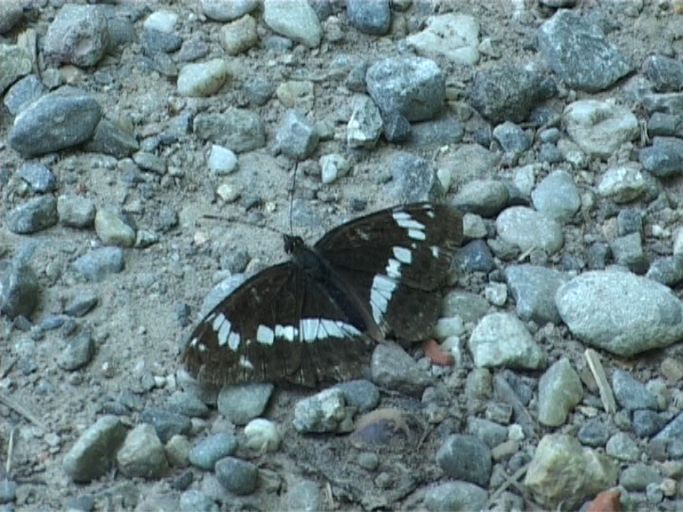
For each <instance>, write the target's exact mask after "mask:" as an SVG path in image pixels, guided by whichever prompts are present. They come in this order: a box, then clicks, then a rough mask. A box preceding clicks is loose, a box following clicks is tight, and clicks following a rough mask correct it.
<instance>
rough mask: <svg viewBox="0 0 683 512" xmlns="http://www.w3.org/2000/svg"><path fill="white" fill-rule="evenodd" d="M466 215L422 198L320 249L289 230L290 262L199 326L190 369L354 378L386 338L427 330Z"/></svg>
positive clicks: (251, 283) (344, 229)
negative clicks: (422, 201) (292, 234)
mask: <svg viewBox="0 0 683 512" xmlns="http://www.w3.org/2000/svg"><path fill="white" fill-rule="evenodd" d="M461 238H462V218H461V216H460V214H459V213H458V212H457V211H456V210H454V209H452V208H449V207H446V206H439V205H432V204H429V203H416V204H412V205H405V206H398V207H394V208H389V209H386V210H381V211H379V212H376V213H374V214H370V215H367V216H364V217H360V218H358V219H354V220H351V221H350V222H347V223H346V224H342V225H341V226H339V227H337V228H335V229H333V230H331V231H330V232H328V233H327V234H326V235H325V236H323V237H322V238H321V239H320V240H319V241H318V242H317V243H316V244H315V245H314V246H312V247H309V246H307V245H306V244H305V243H304V241H303V240H302V239H301V238H300V237H296V236H290V235H285V237H284V245H285V252H286V253H288V254H289V255H290V258H291V259H290V261H288V262H285V263H281V264H279V265H275V266H272V267H269V268H267V269H265V270H263V271H262V272H260V273H258V274H256V275H255V276H253V277H251V278H250V279H248V280H247V281H246V282H245V283H244V284H242V285H241V286H240V287H238V288H237V289H236V290H235V291H234V292H232V293H231V294H230V295H229V296H228V297H226V298H225V299H224V300H223V301H222V302H221V303H220V304H218V305H217V306H216V307H215V308H214V309H213V310H212V311H211V312H210V313H209V314H208V315H207V316H206V317H205V318H204V319H203V320H202V321H201V322H200V323H199V324H198V325H197V327H196V328H195V329H194V331H193V333H192V334H191V336H190V339H189V343H188V345H187V348H186V350H185V354H184V361H185V364H186V367H187V368H188V370H189V371H190V373H192V374H193V375H195V376H196V377H197V378H198V379H199V380H200V381H204V382H208V383H212V384H224V383H239V382H263V381H288V382H293V383H296V384H302V385H306V386H315V385H318V384H320V383H322V382H326V381H340V380H346V379H350V378H354V377H357V376H358V375H359V372H360V371H361V369H362V367H363V365H364V363H366V362H367V360H368V356H369V353H370V352H371V350H372V348H373V347H374V345H375V344H376V343H377V342H380V341H382V340H384V339H385V338H386V337H387V336H388V335H393V336H394V337H395V338H398V339H401V340H406V341H416V340H419V339H422V338H424V337H427V336H429V335H430V334H431V329H432V328H433V325H434V323H435V322H436V320H437V318H438V314H439V312H440V304H441V295H440V293H439V290H440V288H441V287H442V286H443V281H444V279H445V277H446V274H447V272H448V268H449V266H450V262H451V259H452V255H453V251H454V250H455V247H457V245H459V244H460V242H461Z"/></svg>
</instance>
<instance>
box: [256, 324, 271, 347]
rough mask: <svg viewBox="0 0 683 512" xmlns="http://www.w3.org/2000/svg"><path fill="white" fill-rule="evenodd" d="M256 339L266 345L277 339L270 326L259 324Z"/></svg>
mask: <svg viewBox="0 0 683 512" xmlns="http://www.w3.org/2000/svg"><path fill="white" fill-rule="evenodd" d="M256 341H258V342H259V343H263V344H265V345H272V344H273V341H275V333H274V332H273V330H272V329H271V328H270V327H266V326H265V325H259V326H258V329H256Z"/></svg>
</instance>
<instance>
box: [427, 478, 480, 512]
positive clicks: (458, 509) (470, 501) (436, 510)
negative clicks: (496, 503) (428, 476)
mask: <svg viewBox="0 0 683 512" xmlns="http://www.w3.org/2000/svg"><path fill="white" fill-rule="evenodd" d="M487 499H488V493H487V492H486V490H484V489H482V488H481V487H479V486H478V485H474V484H471V483H469V482H444V483H442V484H437V485H435V486H433V487H430V488H429V489H428V490H427V492H426V493H425V497H424V506H425V508H426V509H427V510H429V511H430V512H469V511H472V510H485V509H486V501H487Z"/></svg>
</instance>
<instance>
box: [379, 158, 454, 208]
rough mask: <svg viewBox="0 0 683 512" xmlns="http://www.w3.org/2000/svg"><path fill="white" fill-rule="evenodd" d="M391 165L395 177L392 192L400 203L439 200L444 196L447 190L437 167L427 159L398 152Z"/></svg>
mask: <svg viewBox="0 0 683 512" xmlns="http://www.w3.org/2000/svg"><path fill="white" fill-rule="evenodd" d="M389 165H390V168H391V175H392V177H393V178H394V185H393V187H392V189H391V191H390V193H391V195H392V196H393V197H394V199H395V200H396V201H397V202H398V203H400V204H406V203H414V202H419V201H432V202H439V200H440V199H441V198H443V196H444V193H445V192H444V190H443V187H442V185H441V181H440V180H439V177H438V176H437V174H436V169H435V168H434V166H433V165H432V164H431V163H429V162H428V161H427V160H425V159H423V158H420V157H418V156H415V155H413V154H411V153H404V152H396V153H394V154H393V155H392V157H391V162H390V164H389Z"/></svg>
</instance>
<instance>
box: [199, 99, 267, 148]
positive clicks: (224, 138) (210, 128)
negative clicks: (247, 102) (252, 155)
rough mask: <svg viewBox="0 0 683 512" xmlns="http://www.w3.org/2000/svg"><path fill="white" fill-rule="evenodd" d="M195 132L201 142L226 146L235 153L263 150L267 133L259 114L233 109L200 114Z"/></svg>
mask: <svg viewBox="0 0 683 512" xmlns="http://www.w3.org/2000/svg"><path fill="white" fill-rule="evenodd" d="M193 131H194V133H195V134H196V135H197V137H199V138H200V139H201V140H208V141H210V142H213V143H214V144H220V145H221V146H225V147H227V148H229V149H230V150H232V151H234V152H235V153H243V152H246V151H252V150H254V149H258V148H261V147H263V146H265V144H266V133H265V129H264V126H263V122H262V121H261V119H260V117H259V116H258V114H256V113H255V112H251V111H249V110H244V109H238V108H231V109H228V110H227V111H226V112H225V113H222V114H214V113H200V114H197V116H195V118H194V123H193Z"/></svg>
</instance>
